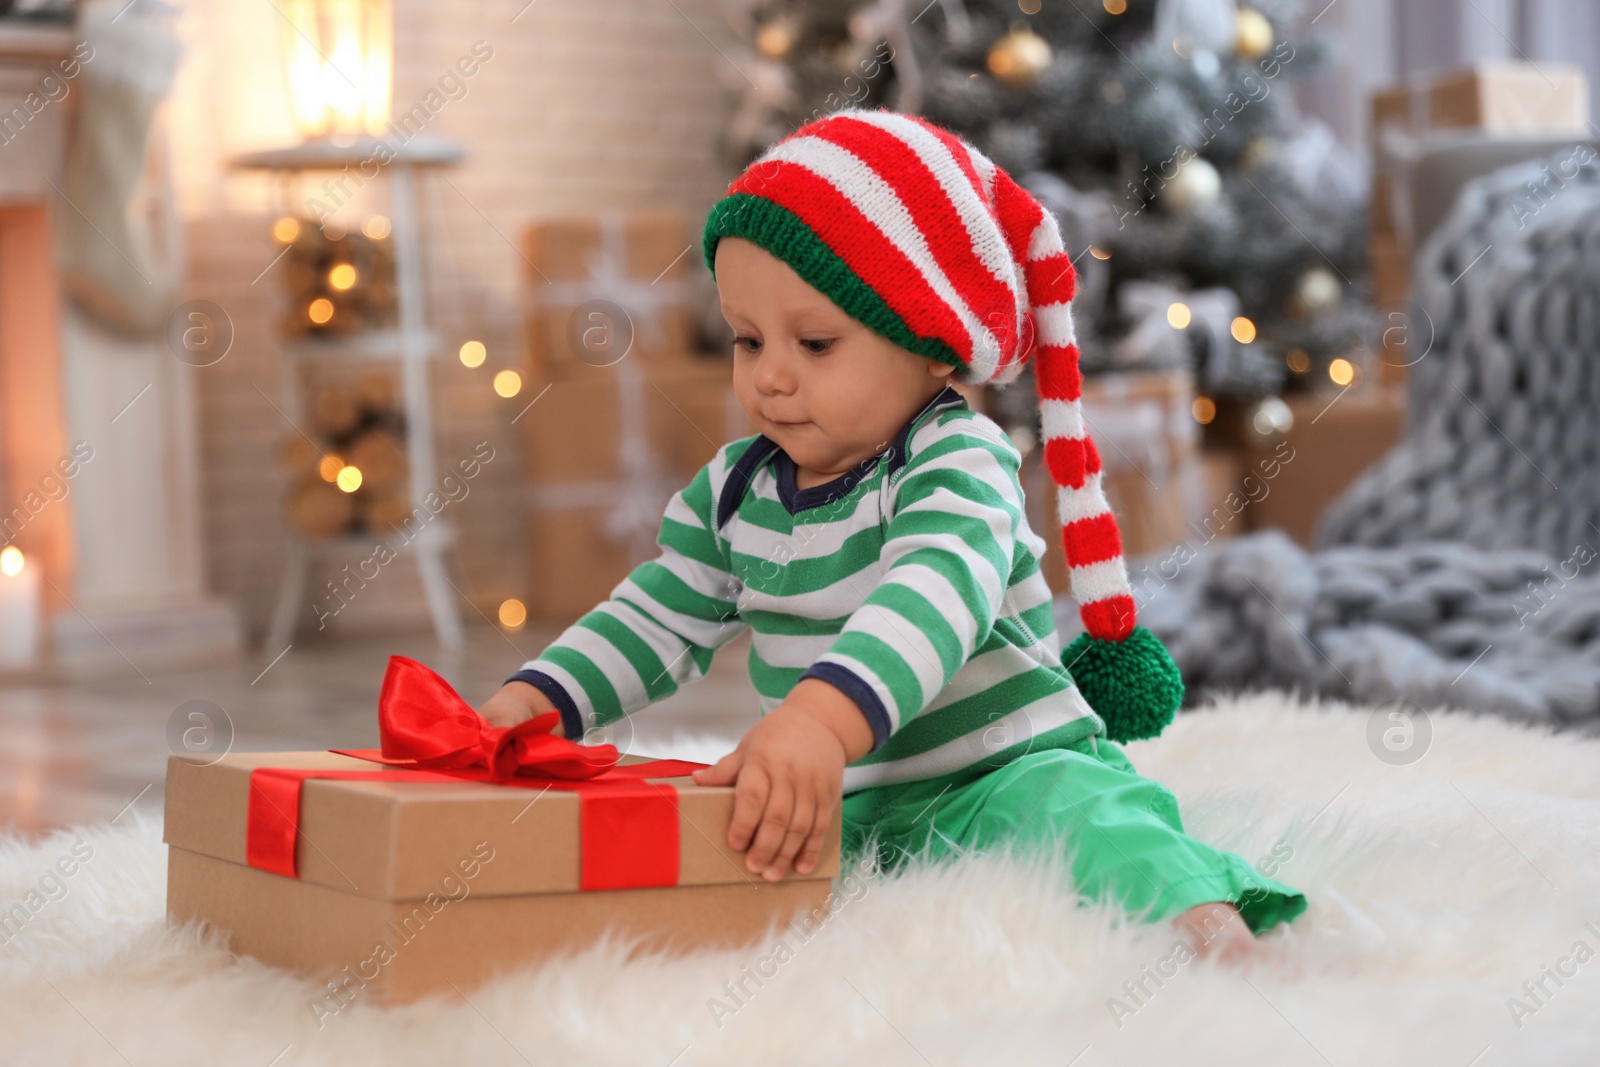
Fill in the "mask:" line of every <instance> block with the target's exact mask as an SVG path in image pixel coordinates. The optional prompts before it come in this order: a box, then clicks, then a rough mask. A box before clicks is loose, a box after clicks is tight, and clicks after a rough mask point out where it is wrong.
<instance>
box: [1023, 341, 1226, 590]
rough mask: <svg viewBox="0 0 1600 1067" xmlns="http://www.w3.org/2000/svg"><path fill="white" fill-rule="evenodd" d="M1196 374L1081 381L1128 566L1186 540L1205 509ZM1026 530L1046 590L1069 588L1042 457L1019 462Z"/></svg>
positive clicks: (1146, 374)
mask: <svg viewBox="0 0 1600 1067" xmlns="http://www.w3.org/2000/svg"><path fill="white" fill-rule="evenodd" d="M1194 397H1195V388H1194V375H1193V374H1192V373H1191V372H1190V371H1188V370H1169V371H1149V372H1139V373H1117V374H1100V375H1095V376H1092V377H1088V378H1085V379H1084V382H1083V397H1082V401H1081V404H1082V408H1083V419H1084V424H1085V426H1086V427H1087V429H1088V431H1089V435H1090V437H1091V438H1092V439H1093V440H1094V443H1095V450H1096V451H1097V452H1098V453H1099V455H1100V464H1101V472H1102V473H1101V485H1102V487H1103V488H1104V489H1105V494H1106V500H1107V502H1108V503H1109V504H1110V505H1111V510H1112V511H1113V512H1114V513H1115V514H1116V516H1117V527H1118V529H1119V530H1120V531H1121V534H1122V551H1123V554H1124V555H1125V556H1127V557H1128V558H1129V559H1130V560H1133V559H1139V558H1140V557H1147V556H1151V555H1153V554H1157V553H1160V552H1162V551H1164V550H1166V549H1168V548H1171V547H1172V546H1173V545H1176V544H1177V543H1178V542H1180V541H1184V540H1188V539H1189V536H1190V534H1189V524H1190V522H1191V520H1193V519H1196V518H1198V517H1199V516H1200V515H1201V514H1203V513H1204V512H1205V511H1206V510H1207V509H1206V507H1205V504H1206V499H1207V498H1206V495H1205V494H1206V491H1207V486H1208V485H1209V484H1210V481H1211V480H1210V479H1208V478H1207V477H1206V475H1205V470H1204V466H1203V464H1202V456H1201V452H1200V426H1199V424H1198V423H1196V422H1195V420H1194V412H1193V405H1194ZM1022 481H1023V492H1024V493H1025V494H1026V495H1027V505H1028V525H1029V526H1030V527H1032V528H1033V530H1034V532H1036V533H1038V534H1039V535H1040V536H1041V537H1043V538H1044V541H1045V546H1046V547H1045V557H1044V559H1043V560H1042V561H1041V563H1040V565H1041V568H1042V569H1043V571H1044V575H1045V579H1046V581H1048V582H1049V584H1050V588H1051V589H1052V590H1053V591H1055V592H1057V593H1065V592H1067V591H1068V589H1069V588H1070V586H1069V582H1068V577H1067V566H1066V557H1065V554H1064V551H1063V549H1062V545H1061V528H1060V525H1059V524H1058V522H1057V520H1056V492H1055V483H1054V482H1052V481H1051V478H1050V472H1049V470H1048V469H1047V468H1046V467H1045V466H1044V462H1043V455H1042V450H1040V449H1037V448H1035V449H1032V450H1030V452H1029V453H1028V455H1027V456H1026V457H1025V458H1024V460H1023V469H1022Z"/></svg>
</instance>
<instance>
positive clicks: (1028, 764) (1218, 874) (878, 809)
mask: <svg viewBox="0 0 1600 1067" xmlns="http://www.w3.org/2000/svg"><path fill="white" fill-rule="evenodd" d="M1008 843H1009V844H1014V845H1015V846H1016V847H1017V849H1018V852H1019V853H1021V852H1022V851H1024V850H1033V849H1049V850H1054V851H1058V852H1064V853H1066V854H1068V855H1070V856H1071V864H1072V874H1073V879H1074V881H1075V883H1076V886H1077V890H1078V894H1079V896H1080V897H1081V898H1084V899H1087V900H1091V901H1098V900H1106V899H1109V900H1111V901H1114V902H1116V903H1118V904H1120V905H1121V906H1122V908H1123V909H1124V910H1126V911H1127V912H1129V913H1131V914H1133V915H1134V916H1136V917H1138V918H1140V919H1142V920H1143V921H1145V922H1158V921H1160V920H1162V919H1169V918H1172V917H1173V916H1176V915H1178V914H1179V913H1181V912H1183V911H1185V910H1187V909H1188V908H1192V907H1194V906H1196V905H1198V904H1206V903H1210V902H1212V901H1228V902H1230V903H1232V904H1233V905H1234V906H1235V907H1237V908H1238V909H1239V912H1240V914H1241V915H1242V916H1243V918H1244V921H1245V923H1246V924H1247V925H1248V926H1249V927H1250V929H1251V930H1252V931H1253V932H1255V933H1261V932H1263V931H1266V930H1269V929H1271V928H1272V927H1274V926H1276V925H1277V924H1278V923H1280V922H1290V921H1292V920H1293V919H1294V918H1295V917H1296V916H1298V915H1299V914H1300V913H1301V912H1303V911H1304V910H1305V908H1306V898H1305V895H1304V894H1303V893H1300V892H1298V891H1297V890H1294V889H1291V888H1290V887H1289V886H1286V885H1284V884H1283V883H1281V882H1277V881H1274V880H1273V879H1271V878H1268V877H1266V876H1265V875H1264V874H1262V873H1261V872H1259V871H1257V870H1256V869H1255V868H1254V867H1252V866H1250V864H1249V863H1247V862H1245V861H1244V860H1243V859H1242V858H1240V857H1239V856H1236V855H1234V854H1233V853H1231V852H1224V851H1222V850H1221V849H1216V848H1212V847H1211V846H1210V845H1207V844H1204V843H1202V842H1200V841H1197V840H1195V839H1194V838H1192V837H1190V836H1189V835H1188V834H1186V833H1184V831H1183V823H1182V821H1181V819H1180V818H1179V816H1178V802H1177V800H1176V799H1175V798H1174V797H1173V795H1172V794H1171V793H1170V792H1168V791H1167V789H1166V788H1165V787H1163V786H1162V785H1161V784H1160V783H1159V782H1154V781H1151V780H1150V779H1149V778H1145V777H1143V776H1141V775H1139V774H1138V773H1137V772H1136V771H1134V769H1133V764H1132V763H1130V762H1128V757H1127V756H1126V755H1124V754H1123V751H1122V749H1121V747H1120V746H1118V745H1116V744H1114V743H1113V742H1111V741H1108V740H1106V739H1105V738H1103V737H1101V738H1085V739H1084V740H1083V741H1080V742H1079V743H1078V744H1076V745H1073V746H1072V747H1070V748H1050V749H1044V750H1041V751H1036V752H1029V753H1027V754H1025V755H1023V756H1019V757H1017V758H1016V759H1014V760H1012V761H1011V762H1010V763H1007V764H1004V765H1002V766H999V767H994V768H984V767H980V768H974V769H969V770H966V771H962V772H958V773H956V774H952V775H946V776H944V777H940V778H936V779H930V780H926V781H916V782H904V783H895V784H890V785H881V786H873V787H871V788H868V789H863V790H859V791H857V792H855V793H851V794H850V795H849V796H847V797H845V798H844V837H843V847H844V855H845V859H846V861H847V862H849V861H853V860H856V859H859V858H860V857H861V856H862V854H863V853H864V852H865V851H866V850H867V849H869V848H872V849H875V851H876V854H877V859H878V863H879V865H880V867H881V868H882V869H884V870H893V869H894V868H895V867H897V866H899V864H900V863H901V862H902V861H903V860H905V859H906V858H908V857H910V856H914V855H921V856H922V857H924V858H927V859H935V860H937V859H940V858H943V857H945V856H949V855H951V854H955V853H964V852H969V851H970V852H977V851H983V850H986V849H995V848H1004V847H1006V846H1007V844H1008Z"/></svg>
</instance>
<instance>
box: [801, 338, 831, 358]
mask: <svg viewBox="0 0 1600 1067" xmlns="http://www.w3.org/2000/svg"><path fill="white" fill-rule="evenodd" d="M800 343H801V344H802V345H804V346H805V349H806V351H807V352H810V353H811V354H812V355H814V356H820V355H822V353H824V352H826V351H827V350H828V346H830V345H832V344H833V338H831V337H824V338H815V337H806V338H802V339H801V341H800Z"/></svg>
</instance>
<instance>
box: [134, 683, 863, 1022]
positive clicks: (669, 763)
mask: <svg viewBox="0 0 1600 1067" xmlns="http://www.w3.org/2000/svg"><path fill="white" fill-rule="evenodd" d="M554 718H555V716H554V715H553V714H552V715H548V716H540V717H538V718H536V719H534V720H531V721H529V722H526V723H522V724H520V725H519V726H516V727H512V728H510V729H505V728H497V727H493V726H490V725H489V724H487V723H486V722H485V721H484V720H483V719H482V718H481V717H479V716H478V715H477V713H476V712H475V711H473V710H472V708H471V707H469V706H468V705H467V704H466V703H465V702H464V701H463V700H462V699H461V698H460V697H459V696H458V695H456V693H455V691H454V690H453V689H451V688H450V687H449V685H448V684H447V683H445V682H444V680H443V679H441V678H439V676H438V675H436V674H434V673H433V672H432V671H429V670H428V669H427V668H426V667H424V666H422V665H421V664H419V663H416V662H414V661H411V660H407V659H405V658H404V657H399V656H396V657H392V658H391V660H390V666H389V673H388V675H387V676H386V677H385V680H384V689H383V696H382V698H381V700H380V705H379V730H380V737H381V747H380V748H378V749H343V750H335V751H328V752H255V753H231V754H228V755H225V756H222V757H221V758H220V759H214V760H209V761H207V762H200V761H196V760H193V759H191V758H188V757H181V756H174V757H172V759H171V760H170V761H169V763H168V767H167V792H166V827H165V833H164V835H163V839H164V840H165V841H166V843H167V845H168V882H167V912H168V915H169V917H170V918H171V919H172V920H174V921H185V920H202V921H204V922H206V923H208V924H209V925H210V926H212V927H213V928H215V929H217V930H219V931H222V932H224V933H225V934H226V936H227V938H228V940H229V942H230V944H231V946H232V948H233V950H234V951H236V952H238V953H241V954H244V955H249V956H253V957H255V958H257V959H260V960H262V961H263V962H266V963H269V964H273V965H276V966H281V967H286V968H290V969H293V970H297V971H300V972H303V973H305V974H308V975H313V976H316V977H317V978H319V979H323V980H325V982H326V985H325V986H324V987H323V988H322V990H321V991H320V992H319V993H318V994H317V995H316V996H315V997H313V999H312V1000H311V1002H310V1004H311V1008H312V1010H313V1011H314V1012H315V1013H316V1014H317V1015H318V1016H319V1020H320V1019H321V1018H322V1017H323V1016H325V1015H328V1014H333V1013H336V1012H338V1011H339V1010H341V1009H342V1008H343V1007H344V1006H346V1005H348V1004H349V1003H351V1002H352V1001H353V1000H354V999H356V998H357V997H361V996H366V997H370V998H371V999H373V1000H375V1001H379V1002H399V1001H408V1000H412V999H415V998H417V997H420V996H423V995H427V994H430V993H436V992H443V993H452V989H454V990H459V991H462V992H470V990H471V989H472V988H473V987H475V986H477V985H479V984H481V983H482V982H484V981H485V980H486V979H488V978H490V977H491V976H492V975H493V974H494V973H496V972H497V971H501V970H505V969H508V968H512V967H515V966H519V965H522V964H525V963H528V962H531V961H535V960H538V959H540V958H542V957H545V956H548V955H549V954H551V953H554V952H558V951H562V950H571V949H576V948H580V947H582V946H585V945H588V944H591V943H593V942H595V941H596V940H597V939H599V938H600V937H601V936H602V935H603V934H605V933H606V932H608V931H609V932H612V933H616V934H619V935H622V937H624V938H625V939H633V941H632V944H633V945H634V946H635V948H636V949H637V950H652V951H653V950H661V949H665V950H669V951H670V950H685V949H691V948H696V947H705V946H721V947H730V946H737V945H741V944H745V943H749V942H750V941H752V940H754V939H755V938H757V937H759V936H760V935H761V934H763V933H764V932H765V931H767V930H768V928H769V926H771V925H772V924H774V923H778V924H782V923H784V922H787V921H790V920H792V919H794V918H795V917H796V916H797V915H799V914H801V913H811V912H814V911H816V909H819V908H822V907H823V906H824V905H825V904H826V902H827V899H828V896H829V893H830V887H831V879H832V877H833V876H834V875H835V874H836V873H837V872H838V865H839V853H838V848H839V824H838V821H837V819H836V820H835V823H834V825H833V827H832V828H831V829H830V832H829V836H828V839H827V844H826V846H825V848H824V850H823V854H822V856H821V857H820V861H819V863H818V865H817V867H816V868H815V869H814V870H813V871H812V872H811V873H810V874H807V875H803V876H802V875H797V874H794V873H793V872H791V873H790V874H789V875H787V876H786V877H785V878H784V879H782V880H781V881H778V882H767V881H765V880H764V879H761V878H758V877H756V876H754V875H751V874H749V873H748V872H747V871H746V870H745V868H744V862H743V856H742V855H740V854H739V853H736V852H734V851H733V850H731V849H730V848H729V847H728V845H727V829H728V822H729V820H730V819H731V818H732V813H733V789H732V788H731V787H718V788H711V787H701V786H697V785H695V784H694V782H693V780H692V779H691V778H689V777H687V775H688V774H689V772H690V771H691V770H693V769H694V768H696V767H699V766H702V764H696V763H689V762H686V761H682V760H647V759H642V758H638V757H623V756H620V754H619V753H618V752H617V750H616V749H615V748H614V747H613V746H610V745H593V746H588V745H580V744H576V743H574V742H571V741H568V740H566V739H563V738H557V737H554V736H552V735H551V734H550V733H549V731H550V729H551V728H552V726H553V719H554ZM452 995H453V994H452Z"/></svg>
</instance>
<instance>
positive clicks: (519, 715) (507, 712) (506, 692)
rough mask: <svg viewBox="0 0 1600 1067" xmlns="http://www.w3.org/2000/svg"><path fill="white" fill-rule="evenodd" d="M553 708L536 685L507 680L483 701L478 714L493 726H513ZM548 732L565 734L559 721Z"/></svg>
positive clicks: (559, 735)
mask: <svg viewBox="0 0 1600 1067" xmlns="http://www.w3.org/2000/svg"><path fill="white" fill-rule="evenodd" d="M555 710H556V706H555V705H554V704H552V703H551V702H550V698H549V697H547V696H545V695H544V692H543V691H542V690H541V689H539V687H538V686H535V685H529V684H528V683H527V682H507V683H506V684H505V685H502V686H501V687H500V688H499V689H498V690H497V691H496V692H495V694H494V696H492V697H490V698H489V699H488V700H486V701H484V702H483V707H481V708H479V709H478V714H479V715H482V716H483V717H484V718H485V719H487V720H488V721H489V722H490V723H491V724H493V725H495V726H515V725H517V723H519V722H526V721H528V720H529V719H531V718H533V717H534V716H535V715H543V714H545V713H546V712H550V711H555ZM550 732H551V733H553V734H555V735H556V736H557V737H565V736H566V733H565V732H564V731H563V730H562V727H561V723H559V722H558V723H556V728H555V729H554V730H552V731H550Z"/></svg>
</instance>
